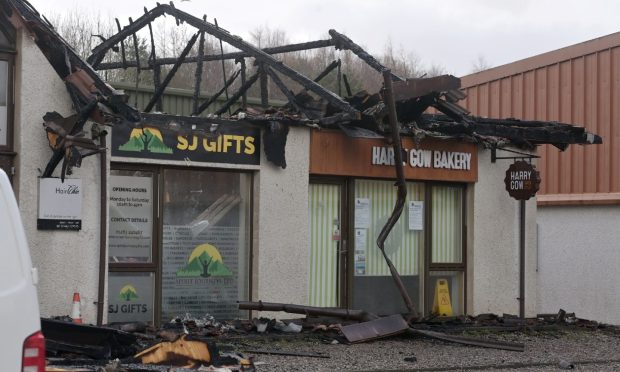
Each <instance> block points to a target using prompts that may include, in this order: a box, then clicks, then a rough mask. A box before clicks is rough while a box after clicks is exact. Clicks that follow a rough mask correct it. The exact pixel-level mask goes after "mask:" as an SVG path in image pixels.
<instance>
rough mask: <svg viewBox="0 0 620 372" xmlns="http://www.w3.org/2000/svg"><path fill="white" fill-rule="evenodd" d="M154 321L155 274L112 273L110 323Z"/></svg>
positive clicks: (110, 282) (110, 279)
mask: <svg viewBox="0 0 620 372" xmlns="http://www.w3.org/2000/svg"><path fill="white" fill-rule="evenodd" d="M152 321H153V275H152V274H150V273H135V274H130V273H110V274H109V277H108V323H114V322H152Z"/></svg>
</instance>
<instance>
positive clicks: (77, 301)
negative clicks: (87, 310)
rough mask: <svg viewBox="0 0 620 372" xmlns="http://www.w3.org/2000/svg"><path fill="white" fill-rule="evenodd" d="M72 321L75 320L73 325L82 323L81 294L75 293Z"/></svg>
mask: <svg viewBox="0 0 620 372" xmlns="http://www.w3.org/2000/svg"><path fill="white" fill-rule="evenodd" d="M71 319H73V323H80V324H81V323H82V312H81V311H80V292H73V307H72V308H71Z"/></svg>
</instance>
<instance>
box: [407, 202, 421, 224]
mask: <svg viewBox="0 0 620 372" xmlns="http://www.w3.org/2000/svg"><path fill="white" fill-rule="evenodd" d="M409 230H424V202H423V201H413V200H411V201H409Z"/></svg>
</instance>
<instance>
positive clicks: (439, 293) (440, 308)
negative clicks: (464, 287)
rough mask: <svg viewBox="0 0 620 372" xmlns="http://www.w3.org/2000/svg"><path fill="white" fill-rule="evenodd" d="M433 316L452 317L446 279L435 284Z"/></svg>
mask: <svg viewBox="0 0 620 372" xmlns="http://www.w3.org/2000/svg"><path fill="white" fill-rule="evenodd" d="M433 314H437V315H439V316H452V303H451V302H450V290H449V289H448V281H447V280H446V279H439V280H438V281H437V283H435V297H433Z"/></svg>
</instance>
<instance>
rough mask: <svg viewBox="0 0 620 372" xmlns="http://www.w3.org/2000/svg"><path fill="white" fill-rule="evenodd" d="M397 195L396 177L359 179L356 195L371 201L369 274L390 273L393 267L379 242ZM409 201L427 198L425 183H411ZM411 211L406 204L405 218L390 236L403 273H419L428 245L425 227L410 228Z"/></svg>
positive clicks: (388, 244)
mask: <svg viewBox="0 0 620 372" xmlns="http://www.w3.org/2000/svg"><path fill="white" fill-rule="evenodd" d="M396 196H397V195H396V187H395V186H394V181H376V180H356V181H355V198H367V199H369V201H370V228H369V229H367V230H368V231H367V232H366V244H365V245H366V270H365V275H369V276H373V275H374V276H386V275H390V270H389V268H388V266H387V264H386V263H385V260H384V259H383V256H382V255H381V252H380V251H379V248H378V247H377V243H376V242H377V237H378V236H379V233H380V232H381V229H382V228H383V226H384V224H385V222H386V221H387V219H388V217H389V216H390V215H391V213H392V209H393V208H394V204H395V203H396ZM409 201H424V184H423V183H418V182H408V183H407V202H409ZM405 205H408V203H406V204H405ZM407 212H408V211H407V207H405V209H404V210H403V214H402V216H401V218H400V219H399V221H398V223H397V224H396V225H395V226H394V229H393V230H392V232H391V233H390V235H389V236H388V238H387V240H386V244H385V249H386V252H387V253H388V257H390V259H391V260H392V262H393V263H394V266H396V269H398V272H399V273H400V274H401V275H418V273H419V272H420V258H421V257H420V254H421V252H423V247H424V231H421V230H409V228H408V215H407V214H408V213H407ZM354 239H355V238H352V239H351V240H352V243H353V244H354V243H355V240H354ZM356 249H357V248H356Z"/></svg>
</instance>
